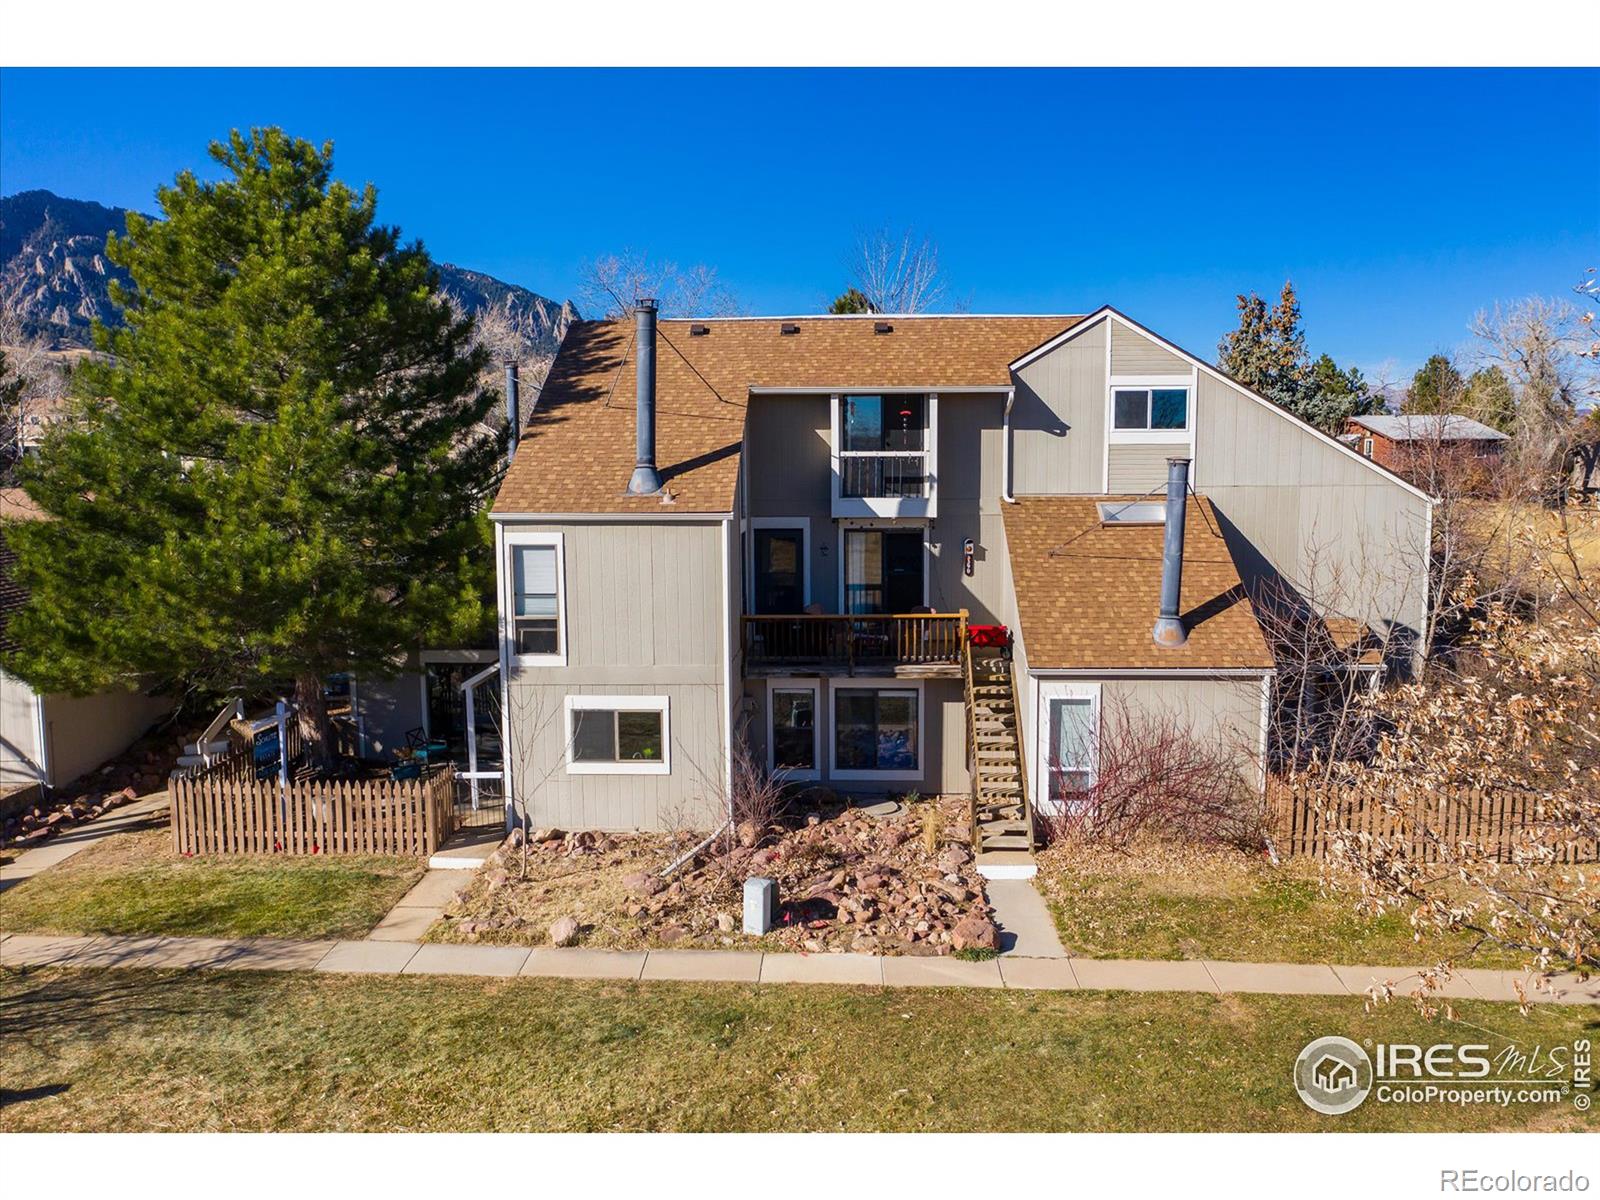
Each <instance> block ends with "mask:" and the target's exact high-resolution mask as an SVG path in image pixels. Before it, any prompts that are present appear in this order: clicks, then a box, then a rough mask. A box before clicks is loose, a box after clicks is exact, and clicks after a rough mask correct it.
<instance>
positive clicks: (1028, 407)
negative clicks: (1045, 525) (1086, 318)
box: [1011, 323, 1106, 496]
mask: <svg viewBox="0 0 1600 1200" xmlns="http://www.w3.org/2000/svg"><path fill="white" fill-rule="evenodd" d="M1016 381H1017V382H1016V387H1017V398H1016V403H1015V404H1014V405H1013V406H1012V410H1011V431H1012V433H1011V437H1012V441H1011V452H1012V482H1013V489H1014V491H1015V493H1016V494H1017V495H1019V496H1021V495H1032V496H1059V495H1069V494H1073V493H1078V494H1084V493H1093V492H1101V491H1104V490H1105V437H1106V428H1105V427H1106V328H1105V325H1104V324H1103V323H1102V324H1100V325H1098V326H1096V327H1095V328H1094V329H1090V330H1088V331H1086V332H1084V333H1082V334H1080V335H1079V336H1078V337H1076V338H1073V339H1072V340H1071V341H1069V342H1065V343H1063V344H1062V345H1060V346H1058V347H1057V348H1056V349H1055V350H1053V351H1051V352H1050V353H1049V354H1046V355H1044V356H1043V357H1041V358H1036V359H1034V361H1033V362H1031V363H1029V364H1028V365H1027V366H1025V367H1023V368H1022V370H1020V371H1018V372H1017V373H1016Z"/></svg>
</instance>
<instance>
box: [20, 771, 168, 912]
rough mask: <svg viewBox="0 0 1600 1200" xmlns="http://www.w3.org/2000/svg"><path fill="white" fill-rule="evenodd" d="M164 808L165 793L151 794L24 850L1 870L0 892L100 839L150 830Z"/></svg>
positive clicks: (165, 808)
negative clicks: (137, 830)
mask: <svg viewBox="0 0 1600 1200" xmlns="http://www.w3.org/2000/svg"><path fill="white" fill-rule="evenodd" d="M167 805H168V799H167V793H166V792H164V791H161V792H152V793H151V794H150V795H148V796H141V797H140V798H139V799H137V800H132V801H129V802H128V803H127V804H124V805H122V806H121V807H120V808H114V809H112V810H111V811H110V812H108V813H103V814H101V815H100V816H98V817H96V818H95V819H94V820H92V821H86V822H84V823H83V824H82V825H76V826H74V827H73V828H71V829H69V830H67V832H65V833H63V834H58V835H57V836H56V837H53V838H51V839H50V840H49V841H48V842H45V843H44V844H43V845H41V846H35V847H34V848H33V849H31V850H24V851H23V852H22V853H21V854H19V855H17V861H16V862H14V863H8V864H6V865H5V866H3V867H0V892H3V891H5V890H6V889H7V888H12V887H15V886H16V885H17V884H19V883H21V882H22V881H23V880H25V879H32V878H33V877H34V876H35V875H37V874H38V873H39V872H40V871H47V870H49V869H50V868H51V867H53V866H55V865H56V864H57V863H62V862H65V861H66V860H67V859H69V858H71V857H72V856H73V855H74V854H77V853H78V852H79V851H80V850H87V849H88V848H89V847H90V846H92V845H94V844H95V843H96V842H98V841H100V840H101V839H103V838H108V837H112V836H113V835H115V834H119V833H128V832H130V831H132V830H135V829H150V828H153V827H154V826H155V825H157V824H159V823H160V822H162V821H165V819H166V812H167Z"/></svg>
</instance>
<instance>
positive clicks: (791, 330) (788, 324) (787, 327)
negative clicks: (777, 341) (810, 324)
mask: <svg viewBox="0 0 1600 1200" xmlns="http://www.w3.org/2000/svg"><path fill="white" fill-rule="evenodd" d="M778 332H779V333H781V334H783V336H784V337H788V336H789V335H790V334H795V333H799V332H800V326H798V325H796V324H795V323H794V322H793V321H785V322H784V323H783V324H782V325H779V326H778Z"/></svg>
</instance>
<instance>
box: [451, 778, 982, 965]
mask: <svg viewBox="0 0 1600 1200" xmlns="http://www.w3.org/2000/svg"><path fill="white" fill-rule="evenodd" d="M701 836H703V835H694V834H683V835H677V836H673V835H667V834H631V833H629V834H621V833H615V834H606V833H595V832H583V833H566V832H563V831H561V830H555V829H541V830H533V831H531V832H528V833H527V834H526V836H524V835H523V831H520V830H519V831H517V832H515V833H513V835H512V836H511V838H510V839H509V840H508V841H507V842H506V844H505V845H504V846H502V847H501V848H500V850H499V851H497V852H496V854H495V856H494V857H493V858H492V859H491V860H490V861H489V862H488V864H486V866H485V867H484V869H483V870H482V871H480V872H479V873H478V874H477V875H476V876H475V877H474V878H473V879H472V880H471V881H470V883H468V884H467V885H466V886H465V887H464V888H463V889H462V891H461V892H460V893H458V895H457V897H456V899H455V900H454V901H453V902H452V903H451V904H449V905H448V906H447V907H446V909H445V914H444V917H443V919H442V920H441V921H440V922H439V923H438V924H436V925H435V926H434V927H433V929H432V930H430V931H429V934H428V938H429V940H432V941H452V942H461V941H466V942H491V943H503V944H519V945H529V944H532V945H541V944H546V945H547V944H551V943H552V942H553V943H555V944H558V945H585V946H597V947H613V948H639V947H659V946H676V947H690V948H702V949H726V948H748V949H761V950H766V951H774V950H790V951H798V952H802V953H812V954H821V953H843V952H846V951H851V952H856V953H868V954H925V955H941V954H952V953H961V954H963V955H964V956H974V957H981V956H986V955H988V954H992V953H994V952H995V950H996V949H997V948H998V934H997V932H996V930H995V927H994V924H993V923H992V921H991V919H990V918H991V913H990V909H989V905H988V901H987V897H986V896H985V893H984V888H983V879H982V877H981V876H979V875H978V873H977V871H976V870H975V868H974V865H973V861H972V853H971V850H970V848H969V846H968V839H967V813H966V802H965V801H964V800H962V799H960V798H949V799H939V800H922V799H916V798H907V799H905V800H903V801H888V802H885V803H883V804H878V805H872V806H869V807H857V806H854V805H851V804H849V803H847V802H844V801H841V800H840V798H839V797H837V796H835V795H834V794H833V793H832V792H831V791H828V790H827V789H822V788H813V789H809V790H807V791H805V792H803V793H800V794H799V795H798V796H796V797H795V798H794V799H793V801H792V802H791V803H790V804H789V806H788V809H787V811H786V813H785V814H784V816H783V817H782V818H781V819H777V820H774V821H772V822H770V823H766V824H760V823H757V822H755V821H745V822H743V823H741V824H740V825H739V826H738V827H737V829H736V830H734V831H733V832H732V834H731V835H729V834H724V835H723V836H722V837H721V838H719V839H717V840H715V841H713V842H711V843H710V844H708V845H705V846H703V847H700V848H699V849H698V851H696V852H695V853H693V854H692V855H691V856H690V857H689V858H688V860H687V861H685V862H684V863H683V864H682V865H681V866H679V867H678V868H677V869H676V870H675V871H671V872H668V871H667V868H668V867H670V866H671V864H672V863H673V862H674V861H675V860H677V859H678V858H680V857H682V856H683V855H684V854H686V853H688V852H690V851H691V850H695V848H696V845H697V843H698V842H699V840H700V838H701ZM749 878H766V879H772V880H775V881H776V882H777V886H778V900H779V907H778V914H777V922H776V926H775V928H774V929H773V930H772V931H771V932H770V933H768V934H766V935H765V936H761V937H756V936H753V935H746V934H744V933H743V932H742V930H741V924H742V913H743V904H744V898H743V897H744V883H745V880H746V879H749Z"/></svg>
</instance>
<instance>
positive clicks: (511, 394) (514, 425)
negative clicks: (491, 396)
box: [506, 362, 522, 463]
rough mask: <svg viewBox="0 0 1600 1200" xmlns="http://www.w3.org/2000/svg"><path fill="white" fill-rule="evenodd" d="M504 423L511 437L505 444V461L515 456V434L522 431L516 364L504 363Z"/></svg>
mask: <svg viewBox="0 0 1600 1200" xmlns="http://www.w3.org/2000/svg"><path fill="white" fill-rule="evenodd" d="M506 425H507V426H509V427H510V429H511V437H510V439H509V441H508V443H507V446H506V462H507V463H510V462H511V460H512V459H513V458H515V457H516V456H517V435H518V434H520V433H521V432H522V398H521V395H520V394H519V391H518V387H517V364H516V363H514V362H508V363H507V364H506Z"/></svg>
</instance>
